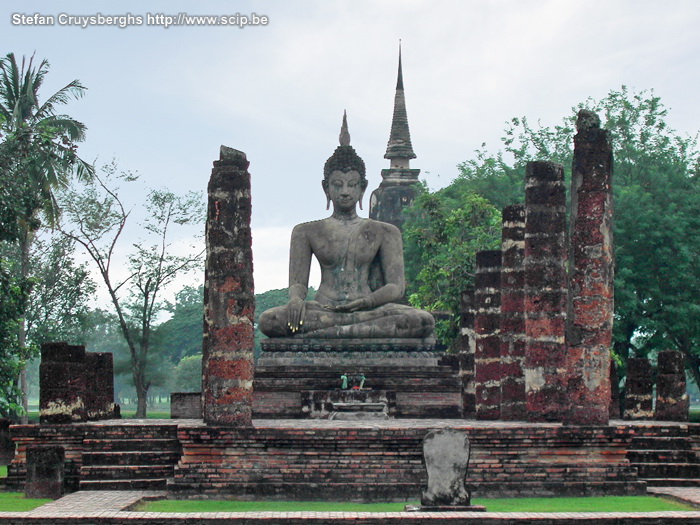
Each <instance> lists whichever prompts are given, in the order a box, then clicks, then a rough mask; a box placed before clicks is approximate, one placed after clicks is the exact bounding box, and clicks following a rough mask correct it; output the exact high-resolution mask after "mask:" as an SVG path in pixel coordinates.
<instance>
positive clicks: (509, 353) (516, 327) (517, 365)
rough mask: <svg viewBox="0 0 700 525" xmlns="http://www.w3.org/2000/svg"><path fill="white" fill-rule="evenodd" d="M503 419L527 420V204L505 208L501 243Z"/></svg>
mask: <svg viewBox="0 0 700 525" xmlns="http://www.w3.org/2000/svg"><path fill="white" fill-rule="evenodd" d="M500 340H501V419H502V420H504V421H511V420H520V421H525V420H526V419H527V412H526V408H527V406H526V396H525V376H524V374H523V365H524V364H525V206H523V205H520V204H518V205H513V206H506V207H505V208H503V232H502V242H501V329H500Z"/></svg>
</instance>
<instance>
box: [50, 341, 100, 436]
mask: <svg viewBox="0 0 700 525" xmlns="http://www.w3.org/2000/svg"><path fill="white" fill-rule="evenodd" d="M85 380H86V373H85V347H84V346H73V345H69V344H68V343H64V342H60V343H44V344H42V345H41V364H40V365H39V421H40V422H41V423H74V422H78V421H85V420H86V419H87V411H86V399H85V389H86V381H85ZM91 386H92V385H91Z"/></svg>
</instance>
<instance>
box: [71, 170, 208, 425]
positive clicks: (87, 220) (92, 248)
mask: <svg viewBox="0 0 700 525" xmlns="http://www.w3.org/2000/svg"><path fill="white" fill-rule="evenodd" d="M120 181H121V182H123V183H126V184H134V183H135V182H137V181H138V177H137V176H134V175H132V174H130V173H117V168H116V165H115V164H114V163H112V164H111V165H107V166H105V167H103V168H102V170H101V173H100V174H95V176H94V179H93V180H92V181H91V182H89V183H86V184H85V187H84V189H83V190H82V191H79V190H71V191H67V192H65V193H64V194H63V196H62V198H61V203H62V205H63V208H64V213H65V216H66V217H67V219H68V223H67V224H65V225H64V226H62V231H63V233H64V234H65V235H67V236H68V237H70V238H71V239H73V240H74V241H76V242H77V243H78V244H80V245H81V246H82V247H83V248H84V249H85V251H86V252H87V254H88V255H89V257H90V259H91V260H92V262H93V263H94V264H95V266H96V267H97V269H98V271H99V273H100V276H101V277H102V281H103V283H104V285H105V288H106V290H107V292H108V294H109V297H110V300H111V302H112V306H113V308H114V312H115V314H116V316H117V319H118V322H119V328H120V331H121V335H122V336H123V338H124V341H125V342H126V344H127V346H128V348H129V358H130V367H131V377H132V380H133V383H134V388H135V389H136V395H137V399H138V407H137V412H136V414H137V417H145V415H146V404H147V399H148V391H149V389H150V388H151V386H152V385H155V384H158V383H162V382H163V381H164V380H165V378H166V377H167V374H168V373H169V372H168V370H167V367H163V366H160V365H163V359H161V358H160V356H156V355H153V353H152V351H151V350H152V340H151V339H152V336H153V328H154V326H155V323H156V321H157V316H158V314H159V312H160V311H162V310H163V308H164V303H163V301H162V299H161V296H162V292H163V290H164V289H165V288H166V287H167V286H168V285H170V284H171V283H173V281H174V280H175V278H176V277H177V276H179V275H182V274H186V273H188V272H190V271H192V270H195V269H198V268H201V263H202V256H203V254H204V250H200V249H197V248H195V247H194V246H190V247H189V248H188V252H187V254H186V255H177V254H176V253H174V252H175V250H174V246H173V245H172V240H171V236H172V235H173V229H174V228H177V227H182V226H187V225H191V224H196V223H198V222H200V221H202V220H203V218H204V211H203V203H202V200H201V196H200V195H198V194H197V193H194V192H190V193H188V194H187V195H184V196H177V195H175V194H173V193H171V192H169V191H167V190H150V191H149V192H148V193H147V196H146V203H145V206H144V210H145V219H144V222H143V223H142V224H141V227H142V229H143V231H144V232H145V233H146V235H148V236H149V237H148V239H147V240H143V241H140V242H137V243H134V244H133V251H132V252H131V253H130V254H129V255H128V261H129V262H128V265H127V268H128V272H127V275H125V276H122V275H118V271H115V270H114V266H113V265H114V264H116V258H117V253H118V252H117V244H118V241H119V240H120V239H121V236H122V233H123V232H124V229H125V227H126V226H127V222H128V219H129V215H130V212H128V211H127V209H126V207H125V204H124V202H123V201H122V198H121V197H120V194H126V192H123V190H121V189H120V188H119V186H118V185H119V184H120ZM132 194H133V190H132Z"/></svg>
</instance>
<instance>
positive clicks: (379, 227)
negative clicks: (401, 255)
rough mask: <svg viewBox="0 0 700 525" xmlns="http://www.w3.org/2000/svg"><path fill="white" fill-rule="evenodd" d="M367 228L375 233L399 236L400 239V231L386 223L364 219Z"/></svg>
mask: <svg viewBox="0 0 700 525" xmlns="http://www.w3.org/2000/svg"><path fill="white" fill-rule="evenodd" d="M364 224H365V225H366V226H365V227H367V228H371V229H372V230H373V231H375V232H378V233H379V232H381V233H383V234H384V235H388V236H391V237H395V236H397V235H398V236H399V237H401V231H400V230H399V229H398V228H397V227H396V226H394V225H393V224H389V223H388V222H382V221H375V220H374V219H365V223H364Z"/></svg>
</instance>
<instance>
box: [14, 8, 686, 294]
mask: <svg viewBox="0 0 700 525" xmlns="http://www.w3.org/2000/svg"><path fill="white" fill-rule="evenodd" d="M13 13H18V14H22V13H23V14H26V15H34V14H35V13H39V14H40V15H53V16H54V17H56V19H55V23H54V25H53V26H38V25H33V26H30V25H26V24H25V25H15V24H13V17H12V15H13ZM98 13H99V14H102V15H103V16H106V15H126V14H128V13H130V14H132V15H133V16H134V17H141V18H142V20H143V23H142V24H141V25H136V24H134V25H130V26H127V27H124V28H119V27H108V26H98V25H90V26H88V27H85V28H81V27H79V26H74V25H65V24H61V23H60V22H59V20H61V21H63V22H65V21H66V17H67V16H76V15H97V14H98ZM179 13H187V14H189V15H213V16H227V17H229V16H235V15H237V14H239V15H245V16H249V17H250V16H251V15H252V14H253V13H255V14H257V15H258V16H265V17H267V18H268V19H269V21H268V23H267V24H266V25H258V26H252V25H248V26H247V27H244V28H239V27H235V26H231V25H227V26H212V25H209V26H193V25H190V26H171V27H168V28H165V27H163V25H148V24H147V21H148V15H149V14H150V15H158V14H165V15H177V14H179ZM60 14H64V17H63V18H61V19H59V18H58V17H59V15H60ZM231 21H235V20H234V19H231ZM699 22H700V2H697V1H696V0H668V1H666V2H659V1H658V0H588V1H585V2H578V1H576V2H575V1H565V0H489V1H487V0H481V1H476V0H461V1H460V0H433V1H428V0H404V1H400V2H399V1H398V0H396V1H390V0H354V1H352V2H350V1H339V0H305V1H299V2H291V1H286V0H276V1H275V0H270V1H260V0H258V1H237V2H231V1H208V2H197V3H196V4H195V3H193V2H181V1H172V0H170V1H158V0H151V1H121V2H118V3H117V2H105V1H99V0H96V1H90V2H87V1H83V2H77V1H72V2H71V1H61V2H56V1H55V0H51V1H32V0H25V1H23V2H12V3H10V2H4V3H3V5H2V7H0V43H1V44H2V45H1V46H0V48H1V50H2V53H3V55H4V54H6V53H7V52H10V51H13V52H14V53H15V54H17V55H31V54H32V53H33V52H36V55H37V57H39V58H47V59H48V60H49V61H50V63H51V66H52V67H51V72H50V75H49V76H48V78H47V82H46V85H45V87H44V93H45V94H47V93H52V92H53V91H55V90H56V89H58V88H59V87H61V86H63V85H65V84H66V83H67V82H68V81H70V80H72V79H75V78H78V79H80V80H81V81H82V83H83V84H84V85H85V86H87V87H88V88H89V91H88V94H87V96H86V97H85V98H84V99H82V100H80V101H77V102H72V103H71V104H70V106H69V108H68V112H69V113H70V114H71V115H72V116H74V117H75V118H77V119H79V120H81V121H82V122H84V123H85V124H86V125H87V126H88V136H87V141H86V142H85V143H84V144H83V145H81V147H80V153H81V155H82V156H83V157H84V158H86V159H88V160H93V159H95V158H99V159H100V161H107V160H110V159H112V158H116V159H117V160H118V163H119V166H120V167H121V168H123V169H127V170H132V171H138V172H140V173H141V174H142V175H143V177H144V179H145V180H146V181H147V184H148V185H150V186H153V187H161V186H167V187H168V188H169V189H171V190H173V191H176V192H185V191H187V190H201V191H204V190H205V188H206V184H207V181H208V178H209V174H210V172H211V162H212V161H213V160H214V159H216V158H217V157H218V151H219V146H220V145H221V144H224V145H227V146H231V147H234V148H236V149H240V150H243V151H245V152H246V154H247V155H248V159H249V160H250V163H251V164H250V172H251V173H252V176H253V182H252V184H253V237H254V257H255V280H256V291H258V292H262V291H265V290H268V289H272V288H281V287H284V286H286V281H287V269H286V268H287V250H288V243H289V234H290V232H291V228H292V227H293V226H294V224H297V223H299V222H303V221H307V220H313V219H318V218H321V217H323V216H325V214H326V211H325V199H324V197H323V194H322V191H321V185H320V180H321V178H322V168H323V163H324V161H325V159H326V158H327V157H328V156H330V154H331V153H332V152H333V150H334V148H335V147H336V145H337V137H338V132H339V127H340V123H341V117H342V113H343V110H344V109H346V110H347V112H348V120H349V126H350V133H351V135H352V144H353V145H354V146H355V148H356V150H357V151H358V153H359V154H360V156H362V157H363V158H364V160H365V163H366V165H367V170H368V178H369V191H368V193H369V192H371V190H373V189H374V188H376V186H377V185H378V184H379V182H380V179H381V177H380V171H381V169H382V168H385V167H388V161H386V160H385V159H384V158H383V155H384V152H385V149H386V143H387V140H388V137H389V129H390V123H391V115H392V109H393V108H392V106H393V99H394V88H395V84H396V67H397V48H398V41H399V39H401V40H402V42H403V67H404V84H405V89H406V100H407V108H408V116H409V121H410V127H411V135H412V140H413V146H414V149H415V151H416V154H417V155H418V158H417V159H416V160H415V161H413V163H412V167H415V168H420V169H421V170H423V171H422V174H423V175H422V176H423V178H425V179H426V180H427V181H428V184H429V186H430V187H432V188H437V187H441V186H444V185H446V184H448V183H449V182H450V181H451V180H452V179H453V178H454V177H455V176H456V174H457V169H456V165H457V164H458V163H460V162H462V161H464V160H466V159H468V158H470V157H471V156H472V155H473V151H474V150H475V149H477V148H479V147H480V146H481V144H482V143H484V142H485V143H486V145H487V147H489V148H491V149H493V150H496V149H498V148H499V147H500V142H499V139H500V137H501V136H502V130H503V127H504V123H505V121H507V120H509V119H510V118H511V117H514V116H528V117H529V118H530V119H532V120H536V119H540V120H541V121H542V122H543V123H544V124H555V123H558V122H560V120H561V118H562V117H563V116H565V115H567V114H568V113H569V112H570V109H571V107H573V106H574V105H576V104H577V103H579V102H581V101H583V100H585V99H586V98H588V97H594V98H601V97H603V96H605V95H606V94H607V93H608V92H609V91H610V90H611V89H617V88H619V87H620V86H621V85H623V84H624V85H627V86H628V87H630V88H632V89H635V90H638V91H639V90H643V89H654V91H655V93H656V94H657V95H658V96H660V97H661V99H662V101H663V102H664V103H665V104H666V106H667V107H668V108H670V115H669V118H668V121H669V122H670V124H671V126H672V127H674V128H675V129H676V130H678V131H680V132H684V133H688V134H691V135H694V134H695V133H697V130H698V129H700V104H698V101H697V97H698V92H699V89H698V88H699V86H700V36H698V29H697V27H698V23H699ZM130 197H132V198H133V200H134V202H138V198H139V197H140V195H133V196H130ZM366 212H367V206H365V212H364V213H365V214H366ZM133 235H136V233H133ZM127 246H128V245H127Z"/></svg>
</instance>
